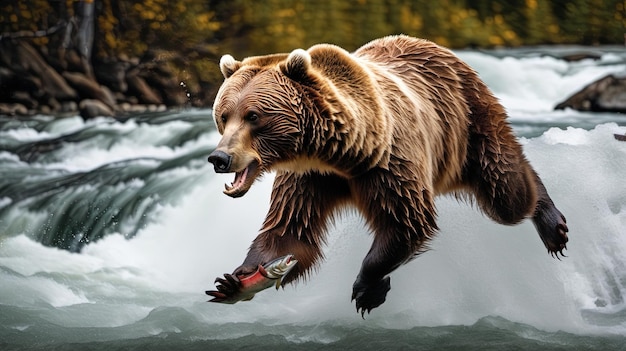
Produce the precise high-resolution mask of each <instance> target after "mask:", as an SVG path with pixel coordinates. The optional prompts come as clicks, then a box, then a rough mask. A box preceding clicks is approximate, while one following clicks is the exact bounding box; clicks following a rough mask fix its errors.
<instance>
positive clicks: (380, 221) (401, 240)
mask: <svg viewBox="0 0 626 351" xmlns="http://www.w3.org/2000/svg"><path fill="white" fill-rule="evenodd" d="M406 164H408V161H406V162H405V163H403V165H406ZM392 166H398V164H395V165H394V164H392ZM407 173H408V172H398V171H395V172H394V171H393V169H391V170H378V171H377V172H375V171H371V172H370V173H369V174H367V175H366V176H363V177H362V178H360V179H356V180H354V181H353V182H352V183H351V185H352V187H353V190H352V192H353V194H354V195H355V198H356V201H357V206H358V208H359V209H360V211H361V212H362V213H363V215H364V217H365V218H366V219H367V222H368V224H369V226H370V227H371V229H372V231H373V232H374V241H373V243H372V246H371V248H370V250H369V252H368V253H367V255H366V256H365V258H364V259H363V264H362V265H361V271H360V272H359V274H358V276H357V278H356V281H355V282H354V284H353V286H352V299H353V300H355V301H356V309H357V312H360V313H361V316H362V317H364V315H365V312H367V313H370V311H371V310H372V309H374V308H376V307H378V306H380V305H381V304H382V303H384V302H385V299H386V296H387V292H388V291H389V290H390V289H391V284H390V278H389V276H388V274H390V273H391V272H393V271H394V270H395V269H396V268H398V267H399V266H400V265H402V264H404V263H406V262H407V261H409V260H410V259H412V258H413V257H415V255H417V254H419V253H420V252H422V251H423V250H424V249H423V245H424V244H425V243H426V241H427V240H428V239H429V238H430V237H431V236H432V235H433V234H434V232H435V230H436V229H437V226H436V223H435V208H434V205H433V201H432V195H431V193H430V192H429V191H427V190H426V187H424V186H421V185H420V183H419V182H418V181H417V180H415V179H404V178H402V176H401V175H402V174H407ZM380 184H388V185H389V186H387V187H385V188H381V186H380Z"/></svg>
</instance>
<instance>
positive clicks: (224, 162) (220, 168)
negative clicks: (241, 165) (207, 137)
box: [209, 150, 233, 173]
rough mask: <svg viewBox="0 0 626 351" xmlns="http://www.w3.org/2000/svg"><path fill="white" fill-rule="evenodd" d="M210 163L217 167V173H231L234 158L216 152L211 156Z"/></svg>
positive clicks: (218, 151) (219, 151) (221, 152)
mask: <svg viewBox="0 0 626 351" xmlns="http://www.w3.org/2000/svg"><path fill="white" fill-rule="evenodd" d="M209 162H210V163H212V164H213V167H215V172H216V173H228V172H230V165H231V163H232V162H233V158H232V156H230V155H229V154H227V153H225V152H224V151H221V150H215V151H213V152H212V153H211V154H210V155H209Z"/></svg>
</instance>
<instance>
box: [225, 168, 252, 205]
mask: <svg viewBox="0 0 626 351" xmlns="http://www.w3.org/2000/svg"><path fill="white" fill-rule="evenodd" d="M259 173H260V170H259V162H258V161H257V160H253V161H252V162H250V164H249V165H247V166H246V168H244V169H243V170H241V171H239V172H235V180H233V182H232V183H231V184H230V185H228V184H225V188H226V190H224V194H226V195H228V196H230V197H241V196H243V195H245V193H247V192H248V190H249V189H250V187H251V186H252V183H254V181H255V180H256V178H257V177H258V176H259Z"/></svg>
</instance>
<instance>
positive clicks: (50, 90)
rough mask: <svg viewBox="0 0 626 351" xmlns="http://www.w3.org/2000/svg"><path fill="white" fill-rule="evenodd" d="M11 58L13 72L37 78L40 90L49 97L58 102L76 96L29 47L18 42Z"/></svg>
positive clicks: (60, 77)
mask: <svg viewBox="0 0 626 351" xmlns="http://www.w3.org/2000/svg"><path fill="white" fill-rule="evenodd" d="M12 58H13V61H12V62H11V63H12V65H13V67H12V68H14V69H13V71H14V72H15V73H17V74H20V73H22V74H27V75H31V76H35V77H37V78H39V79H40V80H41V84H42V89H43V90H44V91H45V92H46V93H47V94H49V95H50V96H52V97H55V98H57V99H59V100H72V99H75V98H76V97H77V96H78V95H77V94H76V91H75V90H74V89H72V88H71V87H70V86H69V85H68V84H67V82H66V81H65V79H63V77H62V76H61V75H60V74H59V73H57V71H55V70H54V68H52V67H51V66H50V65H48V64H47V63H46V61H45V60H44V59H43V58H42V57H41V55H39V53H38V52H37V50H35V48H33V47H32V46H31V45H29V44H27V43H25V42H19V43H18V45H17V46H16V48H15V52H14V55H13V56H12ZM15 68H17V69H15ZM20 71H21V72H20Z"/></svg>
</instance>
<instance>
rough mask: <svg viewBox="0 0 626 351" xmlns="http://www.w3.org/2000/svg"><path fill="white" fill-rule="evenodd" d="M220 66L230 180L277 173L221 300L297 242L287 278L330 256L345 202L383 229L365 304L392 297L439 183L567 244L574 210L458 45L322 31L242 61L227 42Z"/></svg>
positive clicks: (222, 158) (360, 300) (221, 287)
mask: <svg viewBox="0 0 626 351" xmlns="http://www.w3.org/2000/svg"><path fill="white" fill-rule="evenodd" d="M220 69H221V71H222V73H223V75H224V77H225V81H224V83H223V85H222V86H221V87H220V89H219V92H218V94H217V97H216V100H215V105H214V109H213V113H214V118H215V122H216V124H217V129H218V131H219V132H220V133H221V134H222V139H221V141H220V142H219V144H218V145H217V148H216V149H215V151H213V152H212V153H211V155H210V156H209V162H211V163H213V165H214V167H215V171H216V172H219V173H227V172H234V173H235V179H234V181H233V183H232V184H231V185H227V186H226V190H225V191H224V193H225V194H226V195H229V196H232V197H239V196H243V195H244V194H245V193H246V192H247V191H248V189H249V188H250V186H251V185H252V183H253V182H254V181H255V179H257V178H258V177H259V176H260V175H262V174H263V173H265V172H268V171H275V172H276V178H275V180H274V185H273V190H272V195H271V203H270V209H269V212H268V214H267V217H266V219H265V222H264V223H263V226H262V228H261V230H260V233H259V234H258V236H257V237H256V239H254V241H253V243H252V246H251V247H250V250H249V252H248V255H247V257H246V258H245V260H244V261H243V264H242V265H241V266H240V267H238V268H237V269H235V271H234V273H233V274H232V275H231V274H226V275H225V278H226V279H224V278H218V279H217V280H216V283H218V286H217V287H218V290H217V291H207V294H209V295H211V296H213V297H214V299H213V300H214V301H218V302H219V301H220V300H224V299H226V298H228V297H229V296H231V295H234V294H236V293H237V292H238V289H240V284H239V278H241V277H244V276H247V275H249V274H252V273H253V272H255V271H256V270H257V267H258V266H259V265H262V264H264V263H267V262H269V261H271V260H273V259H275V258H277V257H280V256H284V255H287V254H293V255H294V257H295V258H296V259H297V260H298V264H297V265H296V267H295V268H294V269H293V270H292V271H291V272H290V273H289V274H288V276H286V277H285V282H290V281H293V280H296V279H298V278H303V277H307V276H308V274H309V273H310V272H311V269H312V268H314V267H315V266H316V265H317V264H318V263H319V261H320V259H321V258H322V257H323V254H322V251H321V250H322V246H323V245H324V242H325V238H326V230H327V226H328V224H329V223H330V222H332V221H333V220H334V215H335V214H336V213H337V211H338V210H340V209H342V208H345V207H346V206H355V207H356V208H357V209H358V210H359V211H360V213H361V214H362V215H363V217H364V218H365V220H366V222H367V224H368V225H369V227H370V228H371V230H372V232H373V234H374V240H373V244H372V246H371V248H370V250H369V252H368V253H367V255H366V256H365V259H364V260H363V264H362V267H361V270H360V272H359V274H358V276H357V278H356V281H355V282H354V285H353V294H352V298H353V300H356V308H357V312H360V313H361V315H363V314H364V313H365V312H366V311H367V312H368V313H369V312H370V311H371V309H373V308H375V307H377V306H379V305H380V304H382V303H383V302H384V301H385V296H386V294H387V291H389V289H390V279H389V277H388V275H389V274H390V273H391V272H392V271H393V270H395V269H396V268H398V267H399V266H400V265H402V264H404V263H407V262H408V261H410V260H411V259H413V258H415V257H416V256H417V255H418V254H420V253H422V252H423V251H424V250H425V249H426V248H427V244H428V242H429V240H430V239H431V238H432V237H433V235H435V232H436V231H437V224H436V209H435V204H434V199H435V197H436V196H437V195H439V194H445V193H453V194H455V195H456V196H460V197H466V195H467V194H469V195H473V196H474V198H475V201H476V203H477V204H478V205H479V207H480V208H481V209H482V210H483V211H484V212H485V213H486V214H487V215H488V216H489V217H490V218H492V219H493V220H495V221H497V222H498V223H502V224H507V225H512V224H516V223H519V222H520V221H522V220H523V219H524V218H525V217H531V218H532V221H533V222H534V224H535V226H536V228H537V231H538V232H539V236H540V237H541V240H542V241H543V243H544V245H545V246H546V248H547V249H548V251H549V252H550V253H551V254H552V255H556V257H557V258H558V255H559V254H561V255H563V249H565V248H566V242H567V241H568V238H567V234H566V233H567V231H568V228H567V225H566V221H565V217H564V216H563V215H562V214H561V212H560V211H559V210H558V209H557V208H556V207H555V205H554V203H553V202H552V200H551V198H550V196H549V195H548V193H547V191H546V189H545V187H544V185H543V183H542V181H541V179H540V178H539V177H538V176H537V173H536V172H535V171H534V170H533V168H532V167H531V165H530V164H529V162H528V161H527V160H526V158H525V157H524V155H523V153H522V148H521V146H520V144H519V143H518V142H517V140H516V137H515V135H514V134H513V131H512V129H511V127H510V126H509V124H508V122H507V115H506V112H505V109H504V107H502V105H501V104H500V103H499V102H498V100H497V99H496V97H494V95H493V94H492V93H491V91H490V90H489V88H487V86H486V85H485V83H483V82H482V81H481V79H480V78H479V77H478V75H477V73H476V72H475V71H474V70H472V69H471V68H470V67H469V66H468V65H467V64H465V63H464V62H463V61H461V60H460V59H459V58H458V57H457V56H455V55H454V54H453V53H452V52H451V51H449V50H448V49H445V48H442V47H440V46H438V45H436V44H434V43H432V42H430V41H427V40H423V39H416V38H412V37H408V36H404V35H400V36H389V37H385V38H382V39H377V40H374V41H372V42H370V43H368V44H366V45H364V46H363V47H361V48H359V49H358V50H357V51H356V52H354V53H348V52H347V51H345V50H343V49H341V48H339V47H337V46H334V45H329V44H320V45H315V46H313V47H311V48H310V49H308V50H306V51H305V50H302V49H297V50H294V51H293V52H291V53H290V54H274V55H267V56H257V57H249V58H246V59H244V60H243V61H236V60H235V59H234V58H233V57H232V56H230V55H225V56H223V57H222V59H221V61H220ZM470 198H471V196H470Z"/></svg>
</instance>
